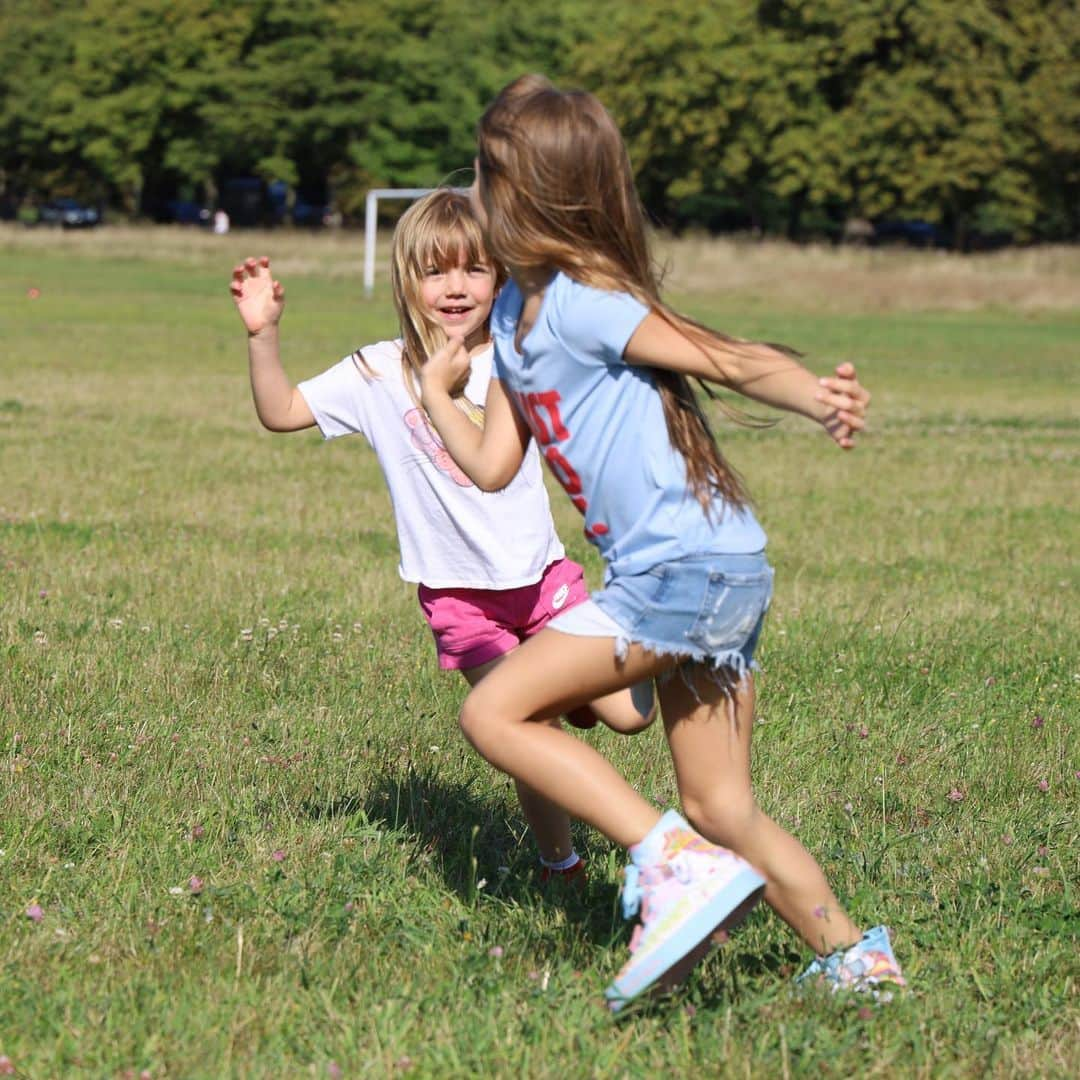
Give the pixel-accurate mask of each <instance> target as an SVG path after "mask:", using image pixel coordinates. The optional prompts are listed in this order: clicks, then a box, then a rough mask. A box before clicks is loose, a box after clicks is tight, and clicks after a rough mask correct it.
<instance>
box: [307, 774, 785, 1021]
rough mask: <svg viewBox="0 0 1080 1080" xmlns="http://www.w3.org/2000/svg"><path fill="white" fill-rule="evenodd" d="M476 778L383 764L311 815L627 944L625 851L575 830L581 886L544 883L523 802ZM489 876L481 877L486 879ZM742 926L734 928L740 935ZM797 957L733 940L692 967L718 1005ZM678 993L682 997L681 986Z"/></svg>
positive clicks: (645, 1005)
mask: <svg viewBox="0 0 1080 1080" xmlns="http://www.w3.org/2000/svg"><path fill="white" fill-rule="evenodd" d="M473 788H474V782H473V781H471V780H466V781H456V780H447V779H446V778H445V777H444V776H442V775H440V774H439V773H437V772H436V771H435V770H434V769H431V770H429V769H426V768H417V766H416V764H415V763H410V764H408V765H406V766H404V767H403V768H394V767H393V766H392V765H384V766H383V768H382V769H381V770H380V771H379V772H377V773H375V775H373V776H371V778H370V786H369V788H368V791H367V793H366V794H365V795H363V796H361V795H357V794H344V795H340V796H338V797H337V798H335V799H333V800H331V801H328V802H320V803H318V804H314V803H312V804H309V805H308V806H307V807H305V812H306V813H307V814H308V815H309V816H311V817H313V818H340V817H347V818H359V819H360V820H362V821H363V822H364V823H365V824H366V825H367V826H369V827H376V828H378V829H380V830H385V831H387V832H392V833H394V834H396V835H397V836H399V837H400V838H401V839H402V840H404V841H411V842H413V843H414V844H415V845H416V846H417V847H418V848H419V849H421V850H425V851H428V852H430V853H431V854H432V856H433V859H432V861H431V864H430V865H431V866H432V868H433V869H434V870H435V871H436V872H438V873H439V874H441V876H442V878H443V881H444V882H445V884H446V887H447V888H448V889H449V890H451V891H452V892H454V893H456V894H457V896H458V897H459V898H460V899H461V900H462V902H463V903H465V904H467V905H472V904H473V903H474V902H475V901H476V899H477V896H478V894H479V893H480V892H481V891H482V892H483V893H484V894H485V895H487V896H489V897H491V898H492V899H496V900H498V901H500V902H501V903H505V904H510V905H513V906H515V907H519V908H522V909H524V910H530V909H531V910H535V911H536V912H537V914H538V915H539V914H540V913H541V911H542V910H543V909H545V908H547V907H549V906H551V905H555V906H557V907H559V908H561V909H562V910H563V911H564V913H565V915H566V917H567V919H568V920H569V922H570V923H571V924H572V926H573V928H572V929H571V928H569V927H567V926H564V927H563V930H562V931H557V933H569V934H571V935H573V936H574V937H576V938H584V939H585V940H587V941H588V942H589V943H590V944H591V945H592V946H595V947H600V948H612V949H616V950H620V951H621V950H623V949H625V946H626V944H627V942H628V940H629V936H630V931H631V929H632V926H633V923H631V922H627V921H624V919H623V918H622V912H621V910H620V905H619V902H618V900H619V882H618V878H619V870H620V868H621V866H622V863H623V860H624V856H623V853H622V852H621V851H618V850H617V849H615V848H614V847H613V846H612V845H611V844H610V843H609V842H608V841H607V840H605V839H604V838H603V837H602V836H600V835H598V834H596V833H593V832H591V831H589V832H586V831H585V830H583V829H582V828H581V827H580V826H579V827H577V828H576V829H575V844H576V846H577V848H578V851H579V852H580V853H581V855H582V857H583V858H584V859H585V860H586V863H587V865H588V866H589V879H588V881H587V883H586V885H585V887H584V889H578V888H575V887H573V886H569V885H566V884H564V883H562V882H561V881H558V882H555V883H552V884H550V885H547V886H545V885H544V884H542V883H541V881H540V876H539V863H538V861H537V857H536V848H535V845H534V843H533V840H532V837H531V835H530V834H529V831H528V827H527V825H526V823H525V820H524V817H523V816H522V814H521V811H520V809H519V808H518V807H517V806H516V804H515V803H514V802H513V801H512V796H511V798H510V799H509V800H500V799H498V798H497V797H492V796H490V795H479V794H476V793H475V791H474V790H473ZM481 883H482V884H481ZM762 919H765V920H768V921H769V922H770V923H771V924H772V926H773V927H774V928H775V931H776V932H777V933H778V934H779V933H780V932H781V927H780V924H779V923H777V922H776V921H775V918H774V917H773V916H772V915H771V913H769V912H768V909H767V907H766V906H765V905H759V907H758V909H757V910H756V911H754V912H752V913H751V915H750V920H749V925H754V924H756V925H759V926H760V922H759V920H762ZM741 932H742V931H736V935H738V934H740V933H741ZM798 963H799V958H798V956H797V954H795V953H794V952H792V950H791V949H790V948H785V946H784V945H782V944H780V943H779V942H777V943H775V944H772V945H770V946H768V947H766V948H765V949H764V950H763V951H761V952H757V951H754V952H750V953H748V952H746V951H745V950H743V949H739V948H738V947H737V945H735V944H732V945H728V946H726V948H722V951H718V950H714V951H713V953H712V955H711V956H710V958H709V959H708V960H706V961H705V964H704V965H703V967H704V973H705V977H704V978H703V979H702V978H701V977H700V975H699V974H695V975H692V976H691V978H690V980H689V984H688V987H687V988H688V989H691V988H692V993H693V997H694V999H695V1000H696V1001H697V1003H698V1004H699V1005H702V1006H707V1007H712V1006H715V1007H719V1006H720V1005H722V1004H730V1003H731V1000H732V998H733V997H734V998H736V999H737V998H738V997H740V996H741V986H742V984H744V983H745V982H746V981H749V982H750V983H751V984H753V983H755V982H757V981H758V980H759V979H760V978H762V977H763V976H765V977H767V978H777V979H780V980H782V981H783V980H785V979H786V977H787V976H788V975H789V974H790V972H791V971H793V970H794V969H795V966H796V965H797V964H798ZM675 1000H685V999H684V998H683V995H682V993H681V992H679V993H677V994H676V995H675ZM654 1007H655V1008H660V1009H663V1008H665V1007H670V999H667V998H665V997H663V996H661V997H659V998H658V999H656V1000H653V1001H651V1002H642V1003H641V1004H640V1005H639V1006H637V1007H636V1009H635V1012H637V1011H638V1010H644V1011H646V1012H649V1011H651V1010H652V1009H653V1008H654Z"/></svg>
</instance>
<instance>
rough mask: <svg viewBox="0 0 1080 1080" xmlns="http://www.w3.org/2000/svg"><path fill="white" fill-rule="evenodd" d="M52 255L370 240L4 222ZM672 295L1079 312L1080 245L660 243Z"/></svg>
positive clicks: (382, 243) (304, 259)
mask: <svg viewBox="0 0 1080 1080" xmlns="http://www.w3.org/2000/svg"><path fill="white" fill-rule="evenodd" d="M389 240H390V237H389V233H388V232H383V233H381V234H380V237H379V244H378V259H377V269H376V279H377V281H378V282H379V283H380V286H385V283H386V278H387V254H388V249H389ZM36 251H39V252H42V253H45V252H53V253H62V254H65V255H68V256H73V257H82V258H91V259H94V258H97V259H117V258H118V259H130V258H142V259H150V260H153V261H161V262H175V263H178V264H180V265H184V266H190V267H204V268H208V269H210V268H213V269H215V270H216V269H220V268H221V267H222V266H228V265H230V264H231V263H234V262H237V261H239V260H240V259H242V258H243V257H244V256H246V255H250V254H255V255H260V254H268V255H270V256H271V257H272V258H273V260H274V265H275V267H276V268H277V269H278V270H279V271H280V273H281V274H282V276H285V275H288V276H289V277H298V276H319V277H324V278H331V279H348V278H352V279H355V280H359V279H360V278H361V276H362V273H363V254H364V252H363V234H362V233H361V232H359V231H353V230H342V229H339V230H327V231H324V232H303V231H300V230H292V229H277V230H273V231H261V230H244V231H233V232H231V233H229V234H228V235H227V236H214V235H212V234H210V233H208V232H204V231H202V230H200V229H192V228H182V227H177V226H133V225H107V226H105V227H104V228H101V229H95V230H89V231H86V232H64V231H62V230H58V229H43V228H34V229H27V228H24V227H21V226H15V225H0V255H2V254H3V253H5V252H36ZM656 254H657V257H658V260H659V262H660V263H661V264H662V265H663V266H664V267H665V268H666V274H665V280H664V287H665V290H666V291H668V292H672V293H679V294H684V295H695V294H696V295H709V296H713V297H715V296H717V295H718V294H723V295H725V296H729V297H732V298H734V299H740V298H741V299H747V300H758V301H762V302H768V303H771V304H775V305H776V306H777V307H779V308H782V309H784V310H789V311H790V310H812V311H827V312H840V311H869V312H889V311H971V310H978V309H981V308H1009V309H1012V310H1019V311H1032V312H1035V311H1064V310H1069V309H1080V246H1065V245H1058V246H1043V247H1032V248H1012V249H1007V250H1003V251H998V252H992V253H986V254H976V255H959V254H955V253H952V252H941V251H911V250H905V249H897V248H866V247H827V246H822V245H807V246H797V245H794V244H788V243H783V242H780V241H774V240H749V239H729V238H716V237H708V236H690V237H682V238H678V239H676V238H673V237H670V236H665V235H659V236H658V237H657V238H656Z"/></svg>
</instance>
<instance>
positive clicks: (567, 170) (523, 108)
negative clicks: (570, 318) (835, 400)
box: [477, 75, 788, 510]
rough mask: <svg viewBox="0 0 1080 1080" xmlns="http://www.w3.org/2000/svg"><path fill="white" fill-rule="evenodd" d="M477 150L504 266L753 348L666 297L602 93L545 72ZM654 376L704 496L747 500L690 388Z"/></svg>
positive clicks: (487, 118) (524, 88)
mask: <svg viewBox="0 0 1080 1080" xmlns="http://www.w3.org/2000/svg"><path fill="white" fill-rule="evenodd" d="M477 143H478V151H477V161H478V164H479V176H478V184H477V188H478V191H479V195H480V200H481V203H482V205H483V208H484V212H485V216H486V219H487V220H486V222H485V225H484V235H485V239H486V241H487V246H488V250H489V251H490V252H491V254H492V256H493V257H494V258H495V259H497V260H498V262H500V263H502V264H505V265H507V266H513V267H522V268H526V269H528V268H541V267H543V268H551V269H556V270H561V271H562V272H563V273H564V274H566V275H567V276H568V277H571V278H573V279H575V280H576V281H580V282H582V283H583V284H585V285H591V286H593V287H595V288H600V289H608V290H612V291H616V292H626V293H629V294H630V295H632V296H634V297H636V298H637V299H638V300H640V301H641V302H642V303H643V304H646V305H648V307H649V308H650V309H651V310H652V311H653V312H655V313H656V314H658V315H659V316H660V317H661V318H663V319H665V320H666V321H667V322H668V323H670V324H671V325H672V326H673V327H675V328H676V329H677V330H679V331H680V333H682V334H683V335H684V336H685V337H687V338H688V339H689V340H691V341H696V342H697V344H699V345H709V344H713V343H722V344H723V345H725V346H727V347H729V348H735V349H738V348H739V346H745V345H748V344H750V343H748V342H744V341H740V340H739V339H737V338H732V337H728V336H727V335H726V334H721V333H719V332H718V331H715V330H711V329H709V328H708V327H705V326H702V325H701V324H700V323H697V322H695V321H693V320H692V319H688V318H686V317H684V316H681V315H678V314H677V313H675V312H674V311H673V310H672V309H670V308H669V307H667V305H666V304H664V302H663V301H662V300H661V298H660V285H659V275H658V273H657V272H656V269H655V267H654V264H653V260H652V257H651V254H650V251H649V243H648V236H647V230H646V225H645V213H644V210H643V208H642V206H641V203H640V201H639V199H638V195H637V190H636V188H635V186H634V179H633V171H632V169H631V167H630V159H629V156H628V155H627V152H626V146H625V144H624V143H623V140H622V136H621V135H620V133H619V130H618V128H617V127H616V125H615V122H614V121H613V120H612V118H611V116H610V115H609V114H608V112H607V110H606V109H605V108H604V107H603V105H601V104H600V102H599V101H598V100H597V99H596V98H595V97H593V96H592V94H588V93H586V92H584V91H580V90H571V91H560V90H557V89H556V88H555V87H554V86H552V84H551V83H550V82H549V81H548V80H547V79H545V78H544V77H543V76H540V75H523V76H522V77H521V78H519V79H517V80H515V81H514V82H512V83H510V84H509V85H508V86H506V87H505V88H504V89H503V90H502V92H501V93H500V94H499V96H498V97H497V98H496V99H495V100H494V101H493V102H492V104H491V105H490V106H489V107H488V109H487V111H486V112H485V113H484V115H483V116H482V117H481V119H480V124H479V127H478V131H477ZM780 348H782V347H780ZM784 351H788V350H784ZM650 370H652V372H653V375H654V378H655V379H656V383H657V387H658V389H659V392H660V395H661V399H662V401H663V406H664V417H665V420H666V422H667V428H668V434H669V437H670V439H671V443H672V446H674V447H675V449H677V450H678V451H679V452H680V453H681V454H682V456H683V458H684V459H685V461H686V468H687V479H688V483H689V486H690V489H691V491H693V493H694V495H695V496H696V497H697V499H698V501H699V502H700V503H701V504H702V506H703V507H705V509H706V510H708V509H709V507H710V504H711V503H712V500H713V498H714V497H715V496H717V495H719V496H721V497H722V498H724V499H725V500H726V501H727V502H729V503H731V504H733V505H735V506H743V505H745V504H746V503H747V502H748V501H749V496H748V495H747V492H746V489H745V488H744V486H743V483H742V480H741V478H740V477H739V475H738V473H737V472H736V471H735V470H734V469H733V468H732V467H731V466H730V465H728V463H727V462H726V461H725V460H724V458H723V456H722V455H721V453H720V451H719V449H718V448H717V445H716V442H715V439H714V438H713V434H712V430H711V428H710V426H709V421H708V418H707V417H706V416H705V413H704V412H703V410H702V408H701V405H700V403H699V402H698V400H697V397H696V396H695V394H694V391H693V388H692V387H691V385H690V381H689V380H688V379H687V378H686V376H685V375H682V374H680V373H677V372H673V371H669V370H666V369H661V368H652V369H650ZM704 389H705V390H706V392H707V393H708V394H709V395H710V396H713V394H712V391H711V390H710V389H709V388H708V387H704ZM722 407H724V408H725V411H726V412H728V413H729V415H739V414H737V413H735V411H734V410H732V409H730V407H726V406H722Z"/></svg>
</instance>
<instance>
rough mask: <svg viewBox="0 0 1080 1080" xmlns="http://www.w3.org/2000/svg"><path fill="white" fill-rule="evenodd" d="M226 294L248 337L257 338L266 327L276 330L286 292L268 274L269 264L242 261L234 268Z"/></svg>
mask: <svg viewBox="0 0 1080 1080" xmlns="http://www.w3.org/2000/svg"><path fill="white" fill-rule="evenodd" d="M229 292H230V293H232V298H233V301H234V302H235V303H236V311H237V313H238V314H239V316H240V318H241V319H242V320H243V323H244V326H245V327H246V329H247V332H248V333H249V334H257V333H259V332H260V331H261V330H265V329H266V328H267V327H269V326H276V325H277V323H278V322H279V321H280V319H281V313H282V312H283V311H284V310H285V289H284V288H283V287H282V284H281V282H280V281H275V280H274V276H273V274H271V273H270V260H269V258H267V256H265V255H263V256H262V258H259V259H252V258H248V259H245V260H244V262H243V263H242V264H241V265H240V266H234V267H233V272H232V280H231V281H230V282H229Z"/></svg>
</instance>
